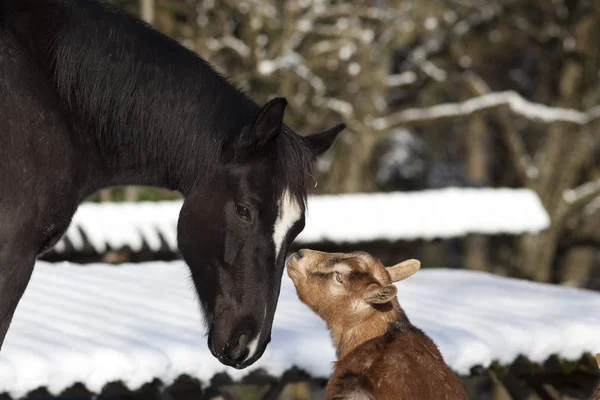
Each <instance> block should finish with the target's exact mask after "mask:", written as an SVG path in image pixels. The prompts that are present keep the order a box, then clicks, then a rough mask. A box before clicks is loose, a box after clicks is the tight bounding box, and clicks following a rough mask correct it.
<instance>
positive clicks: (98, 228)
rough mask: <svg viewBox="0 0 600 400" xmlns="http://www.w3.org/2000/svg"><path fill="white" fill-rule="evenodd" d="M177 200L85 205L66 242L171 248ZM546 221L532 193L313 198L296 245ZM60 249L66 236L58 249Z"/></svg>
mask: <svg viewBox="0 0 600 400" xmlns="http://www.w3.org/2000/svg"><path fill="white" fill-rule="evenodd" d="M180 208H181V202H180V201H164V202H147V203H101V204H98V203H86V204H83V205H82V206H81V207H80V208H79V210H78V211H77V213H76V214H75V216H74V217H73V222H72V224H71V227H70V228H69V230H68V231H67V234H66V238H67V239H68V241H69V243H70V244H71V245H72V246H73V247H74V248H75V249H76V250H81V249H82V248H83V246H84V244H85V242H84V239H83V237H82V235H81V232H83V233H84V234H85V236H86V237H87V239H88V242H89V244H90V245H91V246H92V247H93V248H94V249H95V250H96V251H97V252H98V253H103V252H105V251H106V249H107V246H110V247H111V248H112V249H119V248H123V247H125V246H128V247H129V248H131V249H132V250H134V251H138V250H140V249H141V248H142V246H143V245H144V244H146V245H147V246H148V247H149V248H150V249H151V250H154V251H156V250H158V249H160V248H161V236H162V238H163V239H162V240H163V241H164V242H165V244H166V245H167V246H168V247H169V249H170V250H171V251H175V250H176V249H177V218H178V216H179V210H180ZM549 223H550V219H549V217H548V214H547V212H546V210H545V209H544V207H543V205H542V204H541V202H540V200H539V197H538V196H537V194H536V193H535V192H533V191H531V190H528V189H491V188H484V189H469V188H450V189H440V190H424V191H419V192H409V193H378V194H345V195H327V196H311V197H309V202H308V213H307V221H306V228H305V230H304V231H303V232H302V233H301V234H300V236H299V237H298V239H297V242H298V243H315V242H319V241H323V240H328V241H333V242H336V243H356V242H363V241H371V240H411V239H435V238H449V237H457V236H464V235H466V234H469V233H482V234H521V233H524V232H537V231H540V230H543V229H545V228H547V227H548V225H549ZM56 249H57V250H58V251H64V249H65V241H64V239H63V240H62V241H61V242H59V243H58V244H57V246H56Z"/></svg>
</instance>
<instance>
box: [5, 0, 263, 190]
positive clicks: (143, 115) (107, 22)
mask: <svg viewBox="0 0 600 400" xmlns="http://www.w3.org/2000/svg"><path fill="white" fill-rule="evenodd" d="M20 1H21V4H22V6H21V11H20V13H21V16H22V17H23V18H21V19H19V20H18V21H19V22H18V23H15V24H16V25H17V26H18V29H17V30H20V32H19V34H20V35H21V36H22V37H24V39H25V40H24V42H25V43H26V44H27V46H28V47H29V49H30V50H31V51H32V54H34V56H36V57H37V58H38V60H39V61H40V64H41V65H42V67H43V68H44V69H46V71H47V72H48V74H49V76H50V77H51V79H52V80H53V83H54V85H55V88H56V91H57V93H58V95H59V98H60V100H61V102H62V103H63V104H64V107H65V109H66V110H67V115H68V117H69V118H70V120H71V121H72V122H73V125H74V127H75V131H76V135H79V136H80V137H79V138H78V140H77V143H78V145H80V146H81V147H82V148H81V149H76V150H81V151H82V152H83V153H86V154H89V158H88V160H89V162H90V164H91V168H92V169H93V170H94V172H95V176H97V184H96V186H97V187H95V188H94V189H99V188H100V187H105V186H115V185H125V184H133V185H150V186H161V187H166V188H168V189H172V190H179V191H181V192H183V193H185V192H186V191H187V190H188V189H189V187H190V186H191V185H192V184H193V183H194V182H195V181H197V180H199V179H203V178H206V176H207V174H209V173H210V172H211V171H212V170H214V169H215V168H216V166H217V165H218V164H219V162H221V158H220V156H221V154H222V151H223V150H224V149H226V148H227V146H228V145H230V144H231V141H232V138H234V137H235V136H236V135H238V134H239V133H240V132H241V130H242V128H243V126H244V125H245V124H247V123H248V122H249V121H250V119H251V118H252V117H253V116H254V115H255V114H256V113H257V112H258V106H257V105H256V104H255V103H253V102H252V101H251V100H249V99H248V98H247V97H246V96H245V95H243V94H242V93H241V92H240V91H238V90H237V89H236V88H234V87H233V86H232V85H231V84H229V83H228V82H227V81H226V80H225V79H223V78H222V77H221V76H219V75H218V74H217V73H216V72H215V71H214V70H213V69H212V68H211V67H210V66H209V65H208V63H206V62H205V61H204V60H203V59H201V58H200V57H198V56H197V55H196V54H194V53H192V52H191V51H189V50H187V49H185V48H184V47H183V46H181V45H180V44H178V43H177V42H175V41H173V40H171V39H169V38H167V37H166V36H164V35H162V34H160V33H158V32H156V31H154V30H152V29H150V28H149V27H147V26H146V25H145V24H142V23H141V22H140V21H137V20H135V19H133V18H132V17H130V16H128V15H125V14H122V13H120V12H116V11H114V10H109V9H107V8H104V7H103V6H100V5H99V4H98V3H95V2H76V1H71V0H68V1H66V0H60V1H58V0H47V1H46V2H45V3H44V4H45V5H46V6H51V8H48V9H42V8H41V7H39V4H40V3H39V2H37V1H35V2H31V1H30V0H20ZM28 2H31V3H32V6H28V5H27V3H28ZM23 4H24V5H23ZM49 13H52V14H50V15H54V16H53V18H48V17H47V15H49ZM16 17H19V14H17V16H16ZM15 20H17V18H15ZM150 44H151V45H150Z"/></svg>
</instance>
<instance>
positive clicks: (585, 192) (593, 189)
mask: <svg viewBox="0 0 600 400" xmlns="http://www.w3.org/2000/svg"><path fill="white" fill-rule="evenodd" d="M598 196H600V179H598V180H595V181H591V182H586V183H584V184H582V185H580V186H578V187H576V188H575V189H569V190H565V191H564V193H563V200H564V201H565V203H566V204H567V205H569V206H570V208H571V209H572V211H575V210H577V209H578V208H580V207H583V206H585V205H587V204H588V203H589V202H591V201H592V200H593V199H595V198H596V197H598Z"/></svg>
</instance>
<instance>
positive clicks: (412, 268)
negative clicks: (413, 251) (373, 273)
mask: <svg viewBox="0 0 600 400" xmlns="http://www.w3.org/2000/svg"><path fill="white" fill-rule="evenodd" d="M419 268H421V262H420V261H419V260H415V259H410V260H406V261H402V262H401V263H399V264H396V265H394V266H393V267H388V268H387V270H388V272H389V273H390V277H391V278H392V282H399V281H402V280H404V279H406V278H408V277H409V276H411V275H413V274H414V273H415V272H417V271H418V270H419Z"/></svg>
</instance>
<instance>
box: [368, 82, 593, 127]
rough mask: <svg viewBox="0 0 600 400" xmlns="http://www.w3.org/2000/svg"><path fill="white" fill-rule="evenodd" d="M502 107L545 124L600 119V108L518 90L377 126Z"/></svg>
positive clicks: (414, 111) (406, 113)
mask: <svg viewBox="0 0 600 400" xmlns="http://www.w3.org/2000/svg"><path fill="white" fill-rule="evenodd" d="M500 106H508V107H509V108H510V110H511V111H512V112H514V113H515V114H517V115H520V116H522V117H525V118H527V119H531V120H537V121H541V122H544V123H552V122H569V123H573V124H576V125H587V124H588V123H590V122H592V121H594V120H596V119H598V118H600V106H597V107H594V108H591V109H589V110H587V111H583V112H582V111H578V110H574V109H569V108H560V107H550V106H547V105H544V104H540V103H533V102H531V101H529V100H526V99H525V98H523V97H521V95H519V94H518V93H516V92H514V91H505V92H494V93H488V94H484V95H481V96H478V97H473V98H471V99H469V100H466V101H464V102H462V103H446V104H440V105H437V106H432V107H427V108H410V109H407V110H403V111H399V112H397V113H394V114H390V115H389V116H387V117H381V118H377V119H375V120H374V121H373V127H374V128H375V129H377V130H385V129H390V128H393V127H396V126H401V125H407V124H415V123H427V122H434V121H438V120H443V119H451V118H457V117H463V116H467V115H471V114H474V113H476V112H480V111H485V110H489V109H492V108H496V107H500Z"/></svg>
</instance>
